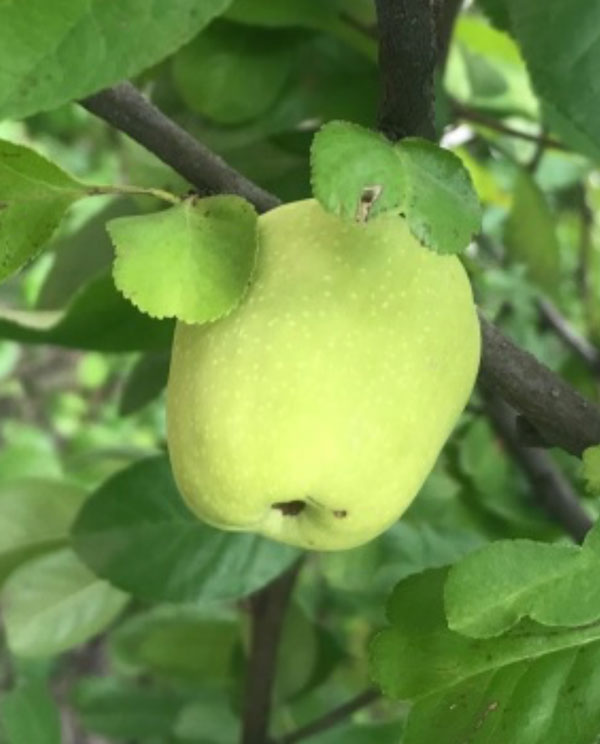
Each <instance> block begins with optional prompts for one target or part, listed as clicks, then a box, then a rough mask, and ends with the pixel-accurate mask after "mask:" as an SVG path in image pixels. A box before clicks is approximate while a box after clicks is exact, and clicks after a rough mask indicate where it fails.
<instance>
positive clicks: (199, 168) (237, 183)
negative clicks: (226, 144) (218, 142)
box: [80, 83, 279, 212]
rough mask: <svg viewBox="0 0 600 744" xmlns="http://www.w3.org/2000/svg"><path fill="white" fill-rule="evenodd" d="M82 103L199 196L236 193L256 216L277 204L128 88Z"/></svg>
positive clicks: (124, 85)
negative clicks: (166, 167) (184, 182)
mask: <svg viewBox="0 0 600 744" xmlns="http://www.w3.org/2000/svg"><path fill="white" fill-rule="evenodd" d="M80 103H81V105H82V106H83V107H84V108H86V109H87V110H88V111H90V112H91V113H92V114H96V116H99V117H100V118H101V119H104V120H105V121H107V122H108V123H109V124H112V125H113V126H114V127H116V128H117V129H119V130H121V131H122V132H125V133H126V134H128V135H129V136H130V137H132V138H133V139H134V140H135V141H136V142H139V144H140V145H143V146H144V147H145V148H146V149H147V150H149V151H150V152H151V153H153V154H154V155H156V156H157V157H159V158H160V159H161V160H162V161H163V162H165V163H167V165H170V166H171V168H173V169H174V170H175V171H177V173H179V174H180V175H182V176H183V177H184V178H185V179H186V180H188V181H189V182H190V183H191V184H192V185H193V186H195V187H196V188H197V189H198V191H199V192H200V193H203V194H206V193H224V194H238V195H239V196H243V197H244V198H245V199H247V200H248V201H249V202H250V203H251V204H254V206H255V207H256V209H257V210H258V211H259V212H266V211H267V210H268V209H272V208H273V207H276V206H277V205H278V204H279V199H277V197H275V196H273V194H269V193H268V192H267V191H263V189H261V188H260V187H259V186H257V185H256V184H254V183H252V181H249V180H248V179H247V178H245V177H244V176H242V174H241V173H238V172H237V171H236V170H234V169H233V168H231V167H230V166H229V165H228V164H227V163H226V162H225V161H224V160H223V159H222V158H220V157H219V156H218V155H216V154H215V153H213V152H211V151H210V150H209V149H208V148H206V147H204V145H201V144H200V143H199V142H198V141H197V140H196V139H194V137H192V136H191V135H190V134H188V132H186V131H185V130H183V129H181V127H179V126H178V125H177V124H176V123H175V122H174V121H173V120H172V119H170V118H169V117H168V116H165V114H163V113H162V111H160V110H159V109H157V108H156V107H155V106H153V105H152V104H151V103H150V101H148V100H147V99H146V98H145V97H144V96H143V95H142V94H141V93H140V92H139V91H138V90H137V88H135V87H134V86H133V85H131V84H130V83H121V84H120V85H116V86H115V87H114V88H107V89H106V90H103V91H101V92H100V93H96V95H94V96H90V97H89V98H86V99H84V100H83V101H81V102H80Z"/></svg>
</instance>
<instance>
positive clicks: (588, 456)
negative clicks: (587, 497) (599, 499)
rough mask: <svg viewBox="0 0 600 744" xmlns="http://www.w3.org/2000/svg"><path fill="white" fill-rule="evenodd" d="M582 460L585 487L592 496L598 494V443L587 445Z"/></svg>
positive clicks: (599, 484)
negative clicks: (591, 445)
mask: <svg viewBox="0 0 600 744" xmlns="http://www.w3.org/2000/svg"><path fill="white" fill-rule="evenodd" d="M582 460H583V477H584V478H585V483H586V488H587V490H588V491H589V492H590V493H591V494H593V495H594V496H600V445H598V444H597V445H595V446H594V447H588V448H587V449H586V450H585V451H584V453H583V456H582Z"/></svg>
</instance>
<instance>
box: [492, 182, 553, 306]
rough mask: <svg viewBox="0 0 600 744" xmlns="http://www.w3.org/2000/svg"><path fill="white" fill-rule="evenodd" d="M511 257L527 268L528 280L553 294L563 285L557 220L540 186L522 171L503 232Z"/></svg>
mask: <svg viewBox="0 0 600 744" xmlns="http://www.w3.org/2000/svg"><path fill="white" fill-rule="evenodd" d="M504 243H505V245H506V249H507V251H508V254H509V256H510V258H511V259H512V260H513V261H514V262H518V263H523V264H525V266H526V267H527V273H528V275H529V277H530V278H531V279H532V280H533V281H534V282H535V283H536V284H537V285H538V286H539V287H540V288H541V289H544V290H545V291H546V292H548V293H550V294H554V293H555V292H556V288H557V287H558V286H559V285H560V244H559V242H558V237H557V235H556V227H555V224H554V218H553V215H552V212H551V211H550V207H549V205H548V202H547V201H546V199H545V197H544V194H543V192H542V190H541V189H540V187H539V186H538V185H537V184H536V182H535V181H534V180H533V178H532V177H531V176H530V175H529V173H527V172H526V171H524V170H521V171H519V173H518V175H517V179H516V183H515V188H514V196H513V202H512V208H511V211H510V214H509V216H508V219H507V221H506V225H505V229H504Z"/></svg>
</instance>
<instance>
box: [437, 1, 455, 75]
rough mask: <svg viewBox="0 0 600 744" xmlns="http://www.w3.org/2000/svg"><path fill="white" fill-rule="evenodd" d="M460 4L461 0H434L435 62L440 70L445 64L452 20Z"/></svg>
mask: <svg viewBox="0 0 600 744" xmlns="http://www.w3.org/2000/svg"><path fill="white" fill-rule="evenodd" d="M461 6H462V0H434V10H435V18H436V20H435V27H436V37H437V64H438V67H439V68H440V70H443V69H444V67H445V66H446V58H447V57H448V49H449V48H450V41H451V39H452V31H453V29H454V22H455V21H456V17H457V16H458V13H459V11H460V8H461Z"/></svg>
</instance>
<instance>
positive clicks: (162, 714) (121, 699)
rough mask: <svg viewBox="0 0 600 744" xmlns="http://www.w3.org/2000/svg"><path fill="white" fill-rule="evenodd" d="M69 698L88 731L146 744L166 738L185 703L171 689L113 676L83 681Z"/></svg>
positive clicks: (180, 696)
mask: <svg viewBox="0 0 600 744" xmlns="http://www.w3.org/2000/svg"><path fill="white" fill-rule="evenodd" d="M71 698H72V700H71V702H72V704H73V706H74V708H75V710H76V711H77V715H78V717H79V718H80V719H81V721H82V723H83V725H84V727H85V729H86V730H87V731H93V732H94V733H98V734H101V735H103V736H109V737H111V739H112V738H113V737H114V738H115V739H117V740H119V741H122V740H127V741H129V740H131V739H133V740H135V741H144V742H147V741H148V742H149V741H153V740H154V738H155V737H163V736H164V737H167V736H169V735H170V734H171V733H172V731H173V727H174V726H175V722H176V721H177V718H178V714H179V711H180V710H181V708H182V707H183V705H185V703H186V699H185V697H184V696H183V695H180V694H177V693H176V692H174V691H172V690H167V689H161V688H155V687H148V686H145V687H142V686H139V687H138V686H136V685H135V684H133V683H132V682H128V681H123V680H120V679H115V678H114V677H88V678H84V679H82V680H80V681H79V682H78V683H77V686H76V687H75V690H74V693H73V694H72V696H71Z"/></svg>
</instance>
